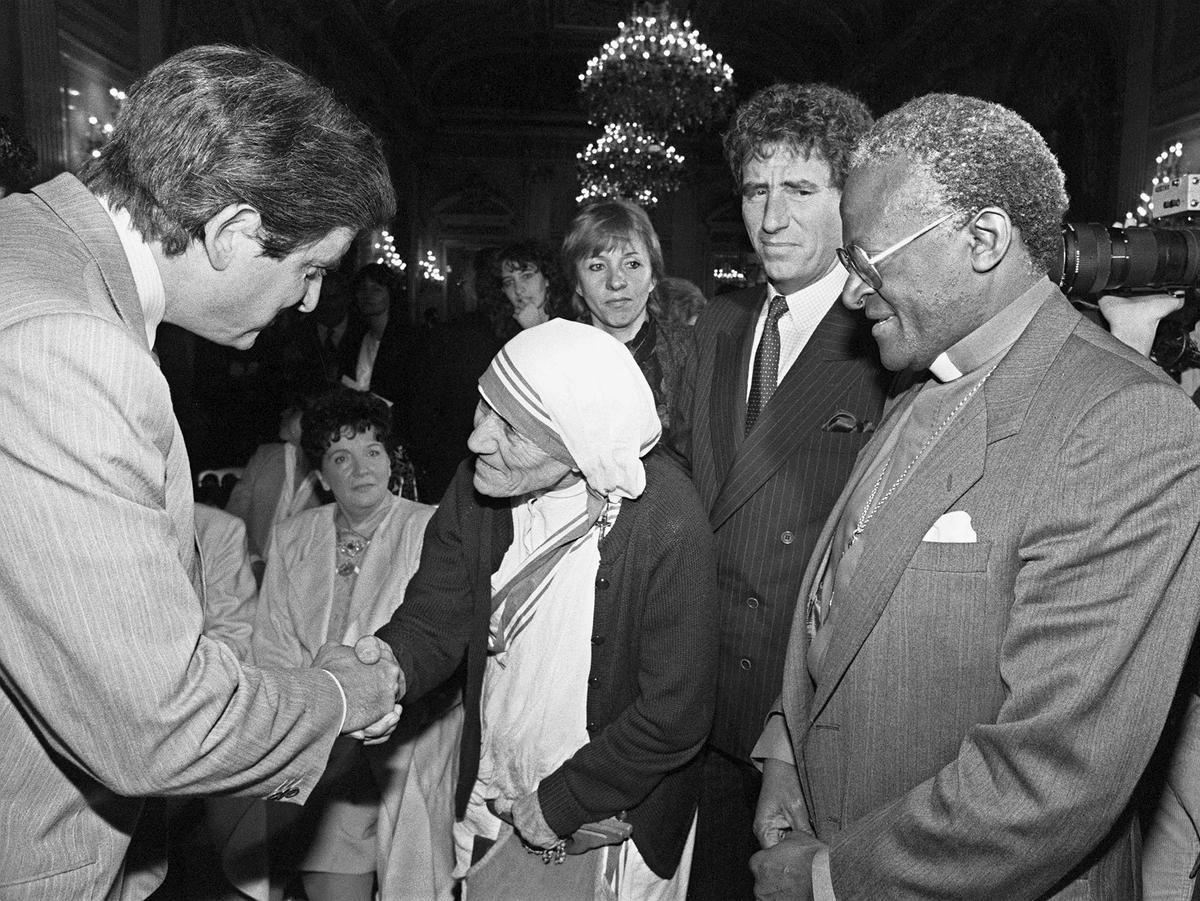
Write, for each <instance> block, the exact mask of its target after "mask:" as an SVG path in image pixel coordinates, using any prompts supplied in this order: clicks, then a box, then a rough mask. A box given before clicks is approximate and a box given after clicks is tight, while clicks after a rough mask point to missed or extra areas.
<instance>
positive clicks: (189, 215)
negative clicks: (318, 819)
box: [0, 47, 398, 901]
mask: <svg viewBox="0 0 1200 901" xmlns="http://www.w3.org/2000/svg"><path fill="white" fill-rule="evenodd" d="M81 178H82V183H81V182H80V181H79V180H77V179H76V178H74V177H73V176H71V175H61V176H59V177H58V178H55V179H54V180H52V181H50V182H47V183H45V184H42V185H39V186H37V187H36V188H34V189H33V190H32V192H31V193H29V194H16V195H13V196H11V197H8V198H6V199H4V200H3V201H2V202H0V413H2V415H0V421H3V423H4V429H3V432H2V434H0V486H2V487H0V493H2V494H3V497H4V502H3V503H2V504H0V534H3V535H4V542H3V544H2V545H0V733H2V734H3V735H4V740H3V741H2V742H0V895H2V896H3V897H4V898H6V899H30V901H32V899H39V901H41V899H47V901H48V899H59V898H109V899H138V898H145V897H146V896H148V895H149V894H150V893H151V892H152V891H153V890H154V889H155V887H156V886H157V885H158V884H159V883H160V882H161V880H162V877H163V873H164V872H165V857H164V853H163V852H164V848H165V838H166V835H165V828H164V826H165V823H164V817H163V807H162V802H161V801H150V800H146V798H147V797H148V796H170V795H196V794H210V793H230V794H245V795H252V796H259V797H263V798H268V799H272V800H290V801H294V802H302V801H303V800H304V799H305V797H306V796H307V795H308V793H309V792H310V791H311V790H312V788H313V785H314V784H315V783H316V781H317V778H318V777H319V776H320V774H321V772H322V770H323V768H324V766H325V763H326V760H327V758H328V754H329V749H330V747H331V745H332V743H333V740H334V739H335V738H336V737H337V735H338V734H339V732H343V733H355V734H357V735H358V736H359V737H366V738H380V737H382V736H383V735H384V734H386V732H387V730H388V728H389V727H391V726H392V725H394V721H395V718H396V709H395V706H394V704H395V691H396V681H397V675H398V669H397V668H396V666H395V661H394V658H392V657H391V654H390V651H387V650H386V649H384V648H381V647H380V646H378V645H377V644H375V643H374V640H373V639H370V640H368V643H370V644H371V645H373V646H371V647H368V646H367V644H365V643H364V644H363V646H362V647H360V648H359V649H358V650H359V651H360V653H361V656H362V657H364V658H365V659H366V660H374V661H377V662H376V663H374V664H373V665H368V664H366V663H361V662H359V659H358V657H357V656H356V653H355V650H354V649H351V648H346V647H341V646H339V645H334V644H330V645H326V646H325V647H323V648H321V649H319V650H318V649H317V648H312V649H310V650H311V653H312V654H313V655H314V659H313V661H312V664H313V665H312V667H311V668H305V669H296V670H269V669H257V668H254V667H251V666H243V665H242V664H240V663H239V662H238V659H237V656H236V655H235V654H234V653H233V652H232V651H231V650H230V649H229V648H227V647H225V646H224V645H222V644H220V643H219V642H216V641H213V640H211V639H209V638H208V637H205V636H203V635H201V626H202V622H203V604H202V598H203V597H204V571H203V562H202V560H201V559H199V557H198V555H197V552H196V544H195V530H194V522H193V515H192V490H191V476H190V472H189V469H190V468H189V465H188V458H187V451H186V449H185V448H184V446H183V441H182V437H181V435H180V432H179V428H178V425H177V424H176V422H175V419H174V417H173V416H172V413H171V400H170V396H169V393H168V388H167V383H166V381H165V380H164V379H163V377H162V374H161V373H160V372H159V370H158V367H157V366H156V365H155V361H154V357H153V356H152V354H151V347H152V345H153V344H154V336H155V330H156V328H157V326H158V325H159V323H160V322H171V323H175V324H177V325H180V326H183V327H184V328H187V329H189V330H191V331H193V332H195V333H196V334H198V335H201V336H203V337H205V338H209V339H211V340H213V341H217V342H220V343H224V344H231V345H234V346H237V347H241V348H246V347H249V346H250V345H251V344H253V343H254V340H255V338H256V336H257V335H258V333H259V332H260V331H261V330H262V329H263V328H265V327H266V326H267V325H268V324H269V323H270V322H271V320H272V319H274V318H275V316H276V315H277V314H278V313H279V312H280V311H281V310H282V309H284V308H286V307H290V306H293V305H297V304H299V305H300V306H301V308H302V309H305V310H311V309H312V307H313V306H314V305H315V303H316V300H317V294H318V291H319V290H320V285H321V277H322V275H323V273H324V272H325V271H326V270H327V269H329V268H331V267H333V266H334V265H335V264H336V263H337V261H338V259H339V258H340V257H341V256H342V254H343V253H345V251H346V249H347V247H348V246H349V243H350V240H351V238H352V237H353V235H354V233H355V232H356V231H358V230H359V229H362V228H365V227H368V226H372V225H374V224H375V223H377V222H379V221H381V220H383V219H386V218H388V217H389V216H391V215H392V214H393V212H394V208H395V197H394V194H393V192H392V188H391V182H390V179H389V176H388V173H387V167H386V164H385V161H384V159H383V155H382V153H381V151H380V146H379V142H378V140H377V139H376V138H375V137H374V136H373V135H372V133H371V132H370V130H369V129H368V128H367V127H366V126H364V125H363V124H362V123H361V122H359V121H358V120H357V119H356V118H355V117H354V116H353V115H351V114H350V113H349V112H348V111H347V110H345V109H344V108H343V107H341V106H340V105H338V104H337V103H336V101H334V100H333V98H332V97H331V95H330V94H329V92H328V91H327V90H325V89H324V88H323V87H321V86H320V85H319V84H317V83H316V82H314V81H313V80H312V79H310V78H309V77H307V76H305V75H304V74H303V73H301V72H300V71H298V70H297V69H295V68H293V67H292V66H289V65H287V64H286V63H283V62H282V61H280V60H278V59H275V58H273V57H271V56H268V55H266V54H263V53H258V52H253V51H246V50H240V49H236V48H233V47H196V48H192V49H190V50H187V51H185V52H183V53H181V54H179V55H177V56H175V57H172V58H171V59H169V60H167V61H166V62H164V63H163V64H162V65H160V66H159V67H158V68H156V69H154V70H153V71H151V72H150V73H149V74H148V75H146V76H145V77H144V78H142V79H141V80H140V81H139V82H138V83H137V84H136V85H134V87H133V88H132V89H131V91H130V93H129V97H128V99H127V100H126V102H125V105H124V108H123V109H122V111H121V113H120V115H119V117H118V119H117V123H116V128H115V130H114V133H113V136H112V140H111V141H110V142H109V143H108V144H106V145H105V146H104V148H103V149H102V150H101V152H100V155H99V157H98V158H97V159H95V160H93V161H91V162H89V164H88V165H87V166H86V167H85V169H84V171H83V172H82V173H81ZM380 658H382V659H380ZM127 852H128V853H127Z"/></svg>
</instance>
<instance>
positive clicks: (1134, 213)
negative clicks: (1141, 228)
mask: <svg viewBox="0 0 1200 901" xmlns="http://www.w3.org/2000/svg"><path fill="white" fill-rule="evenodd" d="M1182 164H1183V142H1182V141H1176V142H1175V143H1174V144H1172V145H1171V146H1170V147H1168V148H1166V149H1165V150H1164V151H1163V152H1162V153H1160V154H1159V155H1158V156H1156V157H1155V158H1154V176H1153V177H1152V178H1151V179H1150V190H1149V191H1142V193H1140V194H1139V195H1138V205H1137V207H1136V208H1135V209H1133V210H1129V211H1127V212H1126V213H1125V221H1124V222H1114V223H1113V225H1114V226H1117V227H1121V226H1124V227H1125V228H1131V227H1133V226H1135V225H1149V224H1150V223H1151V221H1152V220H1153V219H1154V201H1153V199H1152V197H1153V195H1154V189H1155V188H1157V187H1158V186H1159V185H1166V184H1169V183H1170V182H1171V181H1173V180H1174V179H1176V178H1179V175H1180V168H1181V166H1182Z"/></svg>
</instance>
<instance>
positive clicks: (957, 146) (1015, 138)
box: [851, 94, 1067, 274]
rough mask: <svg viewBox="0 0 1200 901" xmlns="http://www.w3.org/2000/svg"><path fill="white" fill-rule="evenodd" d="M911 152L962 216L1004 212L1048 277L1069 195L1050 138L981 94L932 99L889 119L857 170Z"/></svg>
mask: <svg viewBox="0 0 1200 901" xmlns="http://www.w3.org/2000/svg"><path fill="white" fill-rule="evenodd" d="M898 154H904V155H906V156H907V157H908V158H909V160H911V161H912V162H913V163H914V164H915V165H917V166H919V167H921V168H922V170H923V171H924V173H925V174H926V175H928V176H929V178H930V179H932V180H933V181H934V182H935V183H936V184H937V185H938V187H939V188H940V189H941V194H942V197H941V199H942V201H944V203H945V204H946V205H947V206H948V207H949V208H950V209H952V210H954V211H956V212H957V213H958V214H959V215H960V216H961V217H962V218H965V217H968V216H971V215H973V214H974V213H977V212H979V210H981V209H983V208H984V207H988V206H995V207H1000V208H1001V209H1003V210H1004V211H1005V212H1006V213H1008V215H1009V218H1010V219H1011V220H1012V223H1013V225H1015V226H1016V227H1017V229H1019V230H1020V234H1021V239H1022V241H1023V242H1024V245H1025V248H1026V250H1028V252H1029V257H1030V261H1031V263H1032V265H1033V267H1034V268H1035V269H1036V270H1037V271H1038V272H1039V273H1042V274H1044V273H1046V272H1047V271H1048V270H1049V269H1050V267H1051V266H1052V265H1053V264H1054V263H1055V262H1056V261H1057V260H1058V259H1059V258H1060V255H1061V253H1062V217H1063V214H1064V213H1065V212H1066V209H1067V192H1066V189H1065V187H1064V179H1063V173H1062V169H1060V168H1059V165H1058V160H1057V159H1056V158H1055V156H1054V154H1053V153H1052V152H1051V151H1050V148H1049V147H1048V146H1047V145H1046V142H1045V140H1044V139H1043V138H1042V136H1041V135H1040V134H1038V132H1037V131H1036V130H1035V129H1034V127H1033V126H1032V125H1030V124H1029V123H1028V122H1026V121H1025V120H1024V119H1022V118H1021V117H1020V116H1018V115H1017V114H1016V113H1014V112H1013V111H1012V110H1010V109H1008V108H1006V107H1003V106H1000V105H999V104H998V103H989V102H987V101H986V100H980V99H979V98H977V97H963V96H960V95H957V94H926V95H925V96H923V97H917V98H915V99H913V100H910V101H909V102H908V103H906V104H904V105H903V106H901V107H900V108H899V109H896V110H893V111H892V112H890V113H888V114H887V115H886V116H883V117H882V118H881V119H880V120H879V121H878V122H876V123H875V125H874V126H873V127H872V128H871V129H870V131H868V132H867V134H866V135H865V136H864V137H863V139H862V141H861V142H860V143H859V145H858V147H857V148H856V149H855V151H854V155H853V158H852V159H851V166H852V167H858V166H862V165H864V164H866V163H869V162H872V161H877V160H884V159H886V158H888V157H892V156H896V155H898Z"/></svg>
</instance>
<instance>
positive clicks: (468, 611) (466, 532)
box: [377, 319, 717, 901]
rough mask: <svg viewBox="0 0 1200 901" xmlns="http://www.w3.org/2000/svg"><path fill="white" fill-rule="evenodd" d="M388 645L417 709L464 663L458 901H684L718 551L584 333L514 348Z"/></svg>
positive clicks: (485, 386) (707, 715)
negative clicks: (501, 900) (461, 898)
mask: <svg viewBox="0 0 1200 901" xmlns="http://www.w3.org/2000/svg"><path fill="white" fill-rule="evenodd" d="M479 394H480V401H479V407H478V409H477V411H476V414H475V429H474V431H473V432H472V434H471V438H470V441H469V447H470V449H471V451H472V453H473V455H474V456H473V457H472V458H471V459H468V460H467V461H465V462H464V463H463V465H462V466H461V467H460V468H459V471H458V474H457V475H456V477H455V480H454V482H453V483H452V484H451V486H450V488H449V490H448V491H447V492H446V495H445V497H444V499H443V500H442V503H441V506H440V507H439V509H438V511H437V513H436V514H435V515H434V517H433V519H432V521H431V522H430V526H429V530H428V532H427V534H426V537H425V545H424V549H423V552H422V555H421V563H420V568H419V569H418V571H417V573H416V574H415V575H414V576H413V578H412V581H411V582H410V583H409V586H408V590H407V593H406V595H405V601H404V603H403V605H401V606H400V607H399V608H398V609H397V610H396V612H395V614H394V616H393V618H392V620H391V622H390V623H388V624H387V625H386V626H384V627H383V628H382V629H381V630H380V631H379V632H378V633H377V634H378V635H379V636H380V637H381V638H383V639H384V640H385V641H387V642H388V643H389V644H390V645H391V647H392V648H393V650H394V651H395V653H396V657H397V659H398V660H399V662H400V666H401V669H402V670H403V680H404V684H403V685H402V686H401V691H402V692H403V691H406V692H407V693H406V694H405V695H404V702H405V703H406V704H407V703H410V702H411V701H412V700H414V699H416V698H418V697H420V696H421V695H423V694H424V693H425V692H427V691H430V690H431V689H434V688H436V687H437V686H438V685H439V684H440V683H442V682H443V681H444V680H445V679H447V678H448V677H449V676H450V675H451V674H452V673H453V672H454V671H455V669H456V668H457V667H458V665H459V663H460V662H461V661H462V659H463V656H464V654H465V656H466V689H465V707H466V723H465V725H464V734H463V744H462V751H461V758H460V760H461V766H460V773H459V781H458V792H457V798H456V801H457V810H456V813H457V815H458V818H459V819H458V823H457V825H456V826H455V836H454V838H455V845H456V850H457V871H456V872H457V874H458V875H460V876H462V877H464V878H465V880H466V891H467V895H466V897H469V898H470V899H471V901H480V899H486V898H498V897H508V898H526V899H534V898H546V899H555V901H561V899H568V898H593V897H596V898H600V897H613V895H615V896H616V897H617V898H628V899H635V898H636V899H659V898H661V899H673V898H679V899H682V898H683V897H684V895H685V893H686V889H687V874H688V869H689V867H690V861H691V847H692V837H693V834H694V822H695V810H696V803H697V792H698V789H699V782H698V777H699V770H698V763H699V760H698V755H699V753H700V748H701V746H702V745H703V743H704V740H705V737H706V735H707V733H708V729H709V724H710V720H711V717H712V710H713V696H714V691H715V668H714V662H715V660H716V652H717V647H716V636H717V609H716V605H715V599H714V595H713V592H712V585H713V584H714V581H715V575H714V563H713V547H712V536H711V533H710V531H709V528H708V521H707V517H706V516H705V514H704V510H703V508H702V506H701V503H700V500H699V498H698V497H697V495H696V491H695V489H694V488H693V487H692V484H691V482H690V481H689V480H688V478H687V476H686V475H685V474H684V473H683V472H682V471H681V470H680V469H678V468H677V466H676V465H675V464H674V463H672V462H671V461H670V460H669V459H668V458H666V457H665V456H664V455H661V454H660V453H658V452H653V451H652V449H653V448H654V446H655V444H656V442H657V441H658V438H659V433H660V426H659V421H658V416H657V415H656V412H655V406H654V398H653V396H652V394H651V392H650V388H649V386H648V385H647V384H646V380H645V378H644V377H643V376H642V373H641V372H640V370H639V369H638V367H637V364H636V363H635V362H634V360H633V358H632V357H631V356H630V355H629V352H628V351H627V350H626V349H625V347H624V346H623V345H622V344H621V343H620V342H618V341H617V340H616V339H614V338H613V337H611V336H610V335H608V334H606V333H604V332H602V331H600V330H599V329H595V328H592V327H590V326H587V325H582V324H580V323H574V322H567V321H564V320H561V319H555V320H551V321H550V322H547V323H545V324H543V325H539V326H536V327H534V328H531V329H528V330H526V331H523V332H521V333H520V334H518V335H517V336H516V337H514V338H513V339H512V340H511V341H509V342H508V344H506V345H505V347H504V348H503V349H502V350H501V351H500V353H499V354H497V356H496V358H495V359H494V360H493V361H492V364H491V366H490V367H489V368H488V370H487V371H486V372H485V373H484V375H483V377H482V378H481V379H480V380H479Z"/></svg>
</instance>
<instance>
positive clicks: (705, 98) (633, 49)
mask: <svg viewBox="0 0 1200 901" xmlns="http://www.w3.org/2000/svg"><path fill="white" fill-rule="evenodd" d="M617 30H618V34H617V36H616V37H615V38H614V39H613V40H611V41H609V42H608V43H607V44H605V45H604V46H603V47H602V48H601V50H600V54H599V55H598V56H596V57H594V58H592V59H591V60H590V61H589V62H588V64H587V68H586V70H585V71H584V72H583V74H581V75H580V76H579V83H580V96H581V99H582V102H583V106H584V108H585V110H586V111H587V114H588V121H589V122H590V123H591V124H592V125H597V126H598V125H603V127H604V134H603V135H602V136H601V137H600V138H598V139H597V140H596V141H594V142H592V143H591V144H589V145H588V146H587V148H585V149H584V150H583V152H582V153H579V154H577V155H576V158H577V159H578V161H579V162H578V170H579V181H580V187H581V191H580V193H579V196H578V197H577V198H576V200H577V201H578V202H581V203H582V202H584V201H587V200H590V199H593V198H597V197H613V196H618V197H628V198H631V199H634V200H637V201H638V202H639V203H642V204H643V205H645V206H653V205H654V204H655V203H657V202H658V200H659V198H660V197H662V196H665V195H666V194H669V193H671V192H673V191H675V190H678V188H679V184H680V181H681V176H682V172H683V162H684V160H683V157H682V156H681V155H680V154H678V153H676V152H675V148H674V146H673V141H674V140H675V138H676V137H677V136H679V135H682V134H684V133H686V132H688V131H695V130H699V129H703V128H705V127H707V126H708V125H709V124H711V123H712V122H713V121H715V120H722V121H723V120H724V118H725V117H726V116H727V115H728V113H729V110H730V108H731V107H732V104H733V100H734V98H733V69H732V68H730V67H729V66H727V65H726V64H725V62H724V61H723V60H722V58H721V54H719V53H714V52H713V51H712V50H710V49H709V48H708V47H707V46H706V45H705V44H703V43H702V42H701V41H700V33H699V32H698V31H696V30H694V29H693V28H692V23H691V21H690V20H688V19H684V20H683V21H682V22H681V21H680V20H679V19H678V17H676V16H675V15H674V14H673V13H672V12H671V8H670V4H669V3H644V4H641V6H640V7H638V6H635V7H634V10H633V14H632V16H631V18H630V20H629V22H618V23H617Z"/></svg>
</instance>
